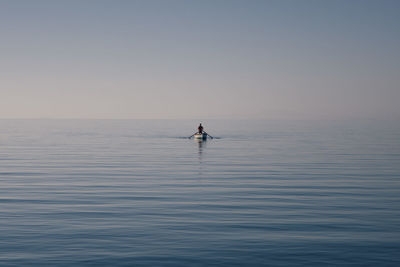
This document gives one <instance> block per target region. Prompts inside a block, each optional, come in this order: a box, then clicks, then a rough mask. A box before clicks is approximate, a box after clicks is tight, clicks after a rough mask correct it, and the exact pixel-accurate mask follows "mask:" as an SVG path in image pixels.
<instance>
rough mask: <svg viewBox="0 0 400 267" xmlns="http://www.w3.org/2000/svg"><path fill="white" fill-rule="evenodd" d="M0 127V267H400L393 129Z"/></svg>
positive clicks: (220, 124)
mask: <svg viewBox="0 0 400 267" xmlns="http://www.w3.org/2000/svg"><path fill="white" fill-rule="evenodd" d="M198 123H199V122H198V121H174V120H164V121H163V120H160V121H157V120H0V265H1V266H99V265H106V266H337V265H349V266H350V265H351V266H377V265H382V266H399V264H400V259H399V255H400V209H399V208H400V181H399V179H400V130H399V127H398V126H396V124H394V123H391V122H372V121H364V122H359V121H347V122H275V121H249V122H246V121H228V120H226V121H224V120H212V121H208V122H207V121H203V124H204V126H205V130H206V131H207V132H208V133H210V134H211V135H213V136H215V137H218V139H217V138H216V139H214V140H208V141H207V142H200V143H199V142H196V141H194V140H188V139H185V138H184V137H185V136H190V135H191V134H193V132H194V131H195V129H196V128H197V125H198Z"/></svg>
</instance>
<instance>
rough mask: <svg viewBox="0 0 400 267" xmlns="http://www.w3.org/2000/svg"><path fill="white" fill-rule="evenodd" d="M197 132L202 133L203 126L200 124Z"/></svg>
mask: <svg viewBox="0 0 400 267" xmlns="http://www.w3.org/2000/svg"><path fill="white" fill-rule="evenodd" d="M197 129H198V130H199V133H203V126H201V123H200V125H199V128H197Z"/></svg>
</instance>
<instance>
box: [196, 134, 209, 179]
mask: <svg viewBox="0 0 400 267" xmlns="http://www.w3.org/2000/svg"><path fill="white" fill-rule="evenodd" d="M195 142H196V143H197V144H198V158H199V175H202V174H203V170H202V164H203V151H204V149H205V148H206V145H207V139H206V140H202V139H195Z"/></svg>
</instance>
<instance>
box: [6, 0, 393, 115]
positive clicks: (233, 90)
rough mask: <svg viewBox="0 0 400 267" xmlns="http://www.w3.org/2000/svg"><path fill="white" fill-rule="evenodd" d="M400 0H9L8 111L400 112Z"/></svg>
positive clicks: (183, 112)
mask: <svg viewBox="0 0 400 267" xmlns="http://www.w3.org/2000/svg"><path fill="white" fill-rule="evenodd" d="M399 14H400V1H383V0H376V1H368V0H360V1H358V0H345V1H340V0H335V1H333V0H332V1H320V0H315V1H306V0H304V1H301V0H295V1H285V0H278V1H267V0H265V1H252V0H250V1H245V0H243V1H234V0H230V1H223V0H214V1H203V0H201V1H194V0H193V1H192V0H186V1H172V0H161V1H151V0H143V1H133V0H132V1H119V0H113V1H111V0H110V1H100V0H96V1H94V0H93V1H90V0H79V1H73V0H64V1H40V0H36V1H19V0H9V1H5V0H0V38H1V39H0V40H1V42H0V118H107V119H108V118H121V119H148V118H150V119H153V118H161V119H162V118H188V119H190V118H194V119H197V118H199V119H206V118H256V119H307V118H311V119H342V118H395V119H399V118H400V103H399V102H400V15H399Z"/></svg>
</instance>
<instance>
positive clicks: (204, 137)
mask: <svg viewBox="0 0 400 267" xmlns="http://www.w3.org/2000/svg"><path fill="white" fill-rule="evenodd" d="M194 139H198V140H207V134H206V133H197V134H195V135H194Z"/></svg>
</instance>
